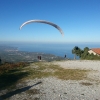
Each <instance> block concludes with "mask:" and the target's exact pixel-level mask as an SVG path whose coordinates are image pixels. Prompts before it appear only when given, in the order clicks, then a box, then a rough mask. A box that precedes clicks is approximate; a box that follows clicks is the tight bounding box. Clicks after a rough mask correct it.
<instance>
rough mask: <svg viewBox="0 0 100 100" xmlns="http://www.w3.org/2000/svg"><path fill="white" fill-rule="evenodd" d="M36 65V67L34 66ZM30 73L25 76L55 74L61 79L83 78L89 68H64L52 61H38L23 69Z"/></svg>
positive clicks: (37, 76)
mask: <svg viewBox="0 0 100 100" xmlns="http://www.w3.org/2000/svg"><path fill="white" fill-rule="evenodd" d="M35 66H38V67H35ZM25 70H26V71H28V73H30V74H29V75H28V77H27V78H32V79H34V78H42V77H48V76H55V77H57V78H59V79H63V80H83V79H84V78H86V77H87V73H88V72H89V70H80V69H64V68H61V67H59V66H58V65H53V64H52V63H44V62H38V63H34V65H33V68H32V66H31V68H30V67H27V68H26V69H25Z"/></svg>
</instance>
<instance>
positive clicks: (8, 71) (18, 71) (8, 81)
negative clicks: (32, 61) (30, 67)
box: [0, 63, 28, 90]
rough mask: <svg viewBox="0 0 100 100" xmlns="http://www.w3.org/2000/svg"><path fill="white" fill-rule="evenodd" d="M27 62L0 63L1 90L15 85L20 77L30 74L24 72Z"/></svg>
mask: <svg viewBox="0 0 100 100" xmlns="http://www.w3.org/2000/svg"><path fill="white" fill-rule="evenodd" d="M25 66H27V64H26V63H16V64H10V63H5V64H3V65H0V90H1V89H4V88H8V87H12V86H14V85H15V84H16V83H17V82H18V81H19V80H20V79H22V78H23V77H25V76H27V75H28V72H22V70H23V67H25Z"/></svg>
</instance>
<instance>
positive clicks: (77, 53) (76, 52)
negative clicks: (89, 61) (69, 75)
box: [72, 46, 82, 59]
mask: <svg viewBox="0 0 100 100" xmlns="http://www.w3.org/2000/svg"><path fill="white" fill-rule="evenodd" d="M81 53H82V50H81V49H80V48H79V47H78V46H75V47H74V48H73V49H72V54H74V59H76V56H79V57H81Z"/></svg>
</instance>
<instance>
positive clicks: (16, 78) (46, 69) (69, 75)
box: [0, 62, 89, 90]
mask: <svg viewBox="0 0 100 100" xmlns="http://www.w3.org/2000/svg"><path fill="white" fill-rule="evenodd" d="M36 66H37V67H36ZM9 68H10V70H8V68H7V71H4V70H3V71H4V72H3V73H1V74H0V90H1V89H4V88H9V87H11V86H14V85H15V84H16V83H18V82H21V81H24V80H26V79H35V78H42V77H49V76H53V77H57V78H59V79H62V80H83V79H84V78H86V77H87V73H88V72H89V71H88V70H80V69H64V68H61V67H59V66H58V65H54V64H52V63H51V62H49V63H46V62H37V63H33V64H31V65H30V66H27V67H16V68H15V67H14V69H13V68H12V67H9ZM11 68H12V69H11Z"/></svg>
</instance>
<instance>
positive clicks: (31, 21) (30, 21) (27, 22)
mask: <svg viewBox="0 0 100 100" xmlns="http://www.w3.org/2000/svg"><path fill="white" fill-rule="evenodd" d="M34 22H37V23H45V24H49V25H52V26H54V27H55V28H57V29H58V30H59V31H60V33H61V34H62V35H64V33H63V31H62V29H61V28H60V27H59V26H58V25H56V24H54V23H52V22H48V21H45V20H29V21H26V22H24V23H23V24H22V25H21V26H20V29H21V28H22V27H23V26H24V25H26V24H29V23H34Z"/></svg>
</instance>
